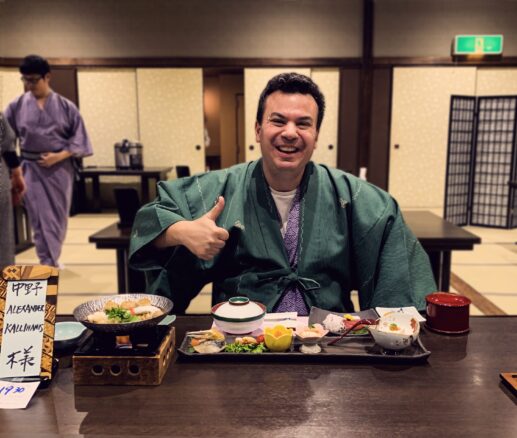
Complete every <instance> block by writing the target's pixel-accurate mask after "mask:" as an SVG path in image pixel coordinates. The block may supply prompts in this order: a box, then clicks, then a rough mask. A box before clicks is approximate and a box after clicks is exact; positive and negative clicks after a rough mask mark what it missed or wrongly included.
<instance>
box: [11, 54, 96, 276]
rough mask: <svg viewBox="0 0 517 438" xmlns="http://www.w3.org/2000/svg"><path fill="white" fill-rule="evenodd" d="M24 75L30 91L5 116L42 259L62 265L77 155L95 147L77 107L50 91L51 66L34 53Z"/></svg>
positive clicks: (27, 59) (24, 66)
mask: <svg viewBox="0 0 517 438" xmlns="http://www.w3.org/2000/svg"><path fill="white" fill-rule="evenodd" d="M20 73H21V74H22V77H21V80H22V81H23V84H24V86H25V90H26V92H25V93H24V94H22V95H21V96H20V97H18V98H17V99H15V100H14V101H13V102H11V103H10V104H9V105H8V107H7V109H6V110H5V113H4V115H5V117H6V119H7V121H8V122H9V124H10V125H11V127H12V128H13V130H14V132H15V134H16V137H17V138H18V139H19V143H20V156H21V158H22V169H23V175H24V178H25V181H26V184H27V193H26V195H25V200H24V201H25V206H26V208H27V211H28V215H29V221H30V224H31V227H32V230H33V239H34V244H35V246H36V252H37V254H38V258H39V260H40V263H41V264H44V265H49V266H56V267H58V266H60V265H59V256H60V255H61V248H62V245H63V241H64V238H65V234H66V227H67V222H68V212H69V210H70V205H71V202H72V188H73V181H74V166H73V162H72V157H78V158H79V157H85V156H88V155H91V154H92V152H93V151H92V145H91V143H90V140H89V138H88V134H87V133H86V128H85V126H84V122H83V119H82V118H81V115H80V114H79V111H78V109H77V107H76V106H75V105H74V104H73V103H72V102H70V101H69V100H68V99H66V98H64V97H63V96H61V95H59V94H57V93H55V92H54V91H52V89H51V88H50V77H51V73H50V66H49V64H48V62H47V61H46V60H45V59H44V58H42V57H41V56H37V55H29V56H27V57H25V58H24V59H23V61H22V63H21V65H20Z"/></svg>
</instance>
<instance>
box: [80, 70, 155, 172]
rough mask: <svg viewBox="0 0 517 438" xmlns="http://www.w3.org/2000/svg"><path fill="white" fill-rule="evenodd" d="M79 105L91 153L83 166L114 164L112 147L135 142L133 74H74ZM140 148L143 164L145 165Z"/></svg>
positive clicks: (134, 74) (81, 72) (93, 72)
mask: <svg viewBox="0 0 517 438" xmlns="http://www.w3.org/2000/svg"><path fill="white" fill-rule="evenodd" d="M77 80H78V94H79V106H80V111H81V115H82V116H83V118H84V122H85V124H86V129H87V131H88V134H89V136H90V139H91V141H92V145H93V152H94V154H93V155H92V156H91V157H88V158H85V161H84V164H85V165H97V166H113V165H115V158H114V149H113V146H114V144H115V143H116V142H119V141H121V140H122V139H125V138H127V139H129V140H133V141H138V140H139V134H138V110H137V91H136V71H135V70H125V69H117V70H114V69H113V70H112V69H98V70H97V69H81V70H79V71H78V72H77ZM147 154H148V151H147V148H145V147H144V164H145V165H147V164H148V163H147V160H146V159H147Z"/></svg>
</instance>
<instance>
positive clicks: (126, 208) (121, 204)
mask: <svg viewBox="0 0 517 438" xmlns="http://www.w3.org/2000/svg"><path fill="white" fill-rule="evenodd" d="M113 191H114V192H115V201H116V203H117V210H118V215H119V219H120V221H119V223H118V226H119V228H130V227H132V226H133V222H134V221H135V216H136V212H137V211H138V209H139V208H140V199H139V198H138V191H137V190H136V189H135V188H129V187H116V188H114V189H113Z"/></svg>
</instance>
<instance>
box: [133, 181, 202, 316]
mask: <svg viewBox="0 0 517 438" xmlns="http://www.w3.org/2000/svg"><path fill="white" fill-rule="evenodd" d="M181 220H192V214H191V210H190V208H189V206H188V203H187V199H186V197H185V196H184V195H183V190H182V184H181V183H178V182H177V181H176V182H174V183H172V182H160V183H158V197H157V199H156V200H155V201H153V202H151V203H150V204H147V205H145V206H143V207H142V208H141V209H140V210H139V211H138V213H137V215H136V218H135V222H134V225H133V230H132V233H131V243H130V249H129V262H130V264H131V266H132V267H133V268H135V269H138V270H142V271H144V272H145V277H146V285H147V287H146V292H147V293H152V294H158V295H163V296H166V297H169V298H170V299H171V300H172V301H173V302H174V311H175V312H176V313H183V312H184V311H185V309H186V308H187V307H188V305H189V303H190V301H191V300H192V298H194V297H195V296H196V295H197V294H198V293H199V291H200V290H201V288H202V287H203V286H204V285H205V284H206V283H208V282H209V281H210V279H208V278H207V275H206V272H205V271H204V269H203V266H202V264H201V263H200V260H199V259H198V258H197V257H195V256H194V255H193V254H192V253H191V252H190V251H189V250H188V249H187V248H185V247H183V246H177V247H172V248H165V249H159V248H156V247H155V246H154V244H153V243H152V242H153V241H154V240H155V239H156V238H157V237H158V236H159V235H160V234H162V233H163V232H164V231H165V230H166V229H167V228H168V227H170V226H171V225H173V224H175V223H176V222H179V221H181ZM172 267H174V269H171V268H172Z"/></svg>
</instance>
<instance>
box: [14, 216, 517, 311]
mask: <svg viewBox="0 0 517 438" xmlns="http://www.w3.org/2000/svg"><path fill="white" fill-rule="evenodd" d="M432 211H433V212H434V213H436V214H439V215H440V214H441V212H440V211H439V210H432ZM116 221H117V216H116V215H115V214H107V213H103V214H95V215H92V214H81V215H77V216H74V217H71V218H70V221H69V226H68V232H67V236H66V241H65V245H64V248H63V255H62V258H61V263H63V264H64V265H65V267H64V269H63V270H62V271H61V273H60V280H59V300H58V309H57V310H58V313H59V314H70V313H72V311H73V309H74V308H75V306H77V305H78V304H80V303H82V302H84V301H87V300H89V299H92V298H93V297H96V296H99V295H110V294H114V293H116V292H117V275H116V255H115V251H114V250H105V249H103V250H97V249H95V246H94V245H93V244H90V243H89V242H88V236H90V235H91V234H93V233H95V232H96V231H98V230H100V229H102V228H104V227H106V226H108V225H110V224H112V223H114V222H116ZM466 229H467V230H469V231H471V232H472V233H474V234H476V235H478V236H479V237H481V239H482V244H481V245H476V247H475V249H474V250H473V251H455V252H453V255H452V271H453V272H454V273H455V274H456V275H457V276H459V277H460V278H461V279H462V280H463V281H464V282H466V283H468V284H469V285H470V286H471V287H472V288H474V289H475V290H476V291H478V292H479V293H480V294H482V295H483V296H484V297H485V298H487V299H488V300H490V301H491V302H492V303H494V304H495V305H496V306H497V307H499V308H500V309H501V310H502V311H504V312H505V313H507V314H514V315H516V314H517V281H516V279H517V245H516V244H515V242H517V229H516V230H500V229H492V228H483V227H466ZM16 262H17V263H19V264H25V263H28V264H32V263H37V262H38V260H37V257H36V253H35V251H34V249H30V250H27V251H25V252H23V253H20V254H18V256H17V257H16ZM209 290H210V287H207V288H205V290H203V291H202V292H201V293H200V295H199V296H198V297H197V298H196V299H195V300H193V301H192V303H191V305H190V307H189V309H188V310H187V312H189V313H209V311H210V303H211V297H210V292H209ZM353 299H354V301H355V304H356V306H357V300H356V297H353ZM474 304H476V303H474ZM357 307H358V306H357ZM471 314H474V315H476V314H477V315H479V314H483V312H482V311H481V310H480V309H479V308H477V307H476V306H475V305H474V306H472V308H471Z"/></svg>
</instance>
